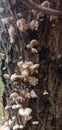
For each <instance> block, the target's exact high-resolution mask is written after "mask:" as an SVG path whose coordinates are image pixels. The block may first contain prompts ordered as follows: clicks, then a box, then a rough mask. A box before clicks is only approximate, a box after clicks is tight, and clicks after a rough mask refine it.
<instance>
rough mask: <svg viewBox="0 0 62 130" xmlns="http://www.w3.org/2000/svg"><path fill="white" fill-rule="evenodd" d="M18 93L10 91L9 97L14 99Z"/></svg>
mask: <svg viewBox="0 0 62 130" xmlns="http://www.w3.org/2000/svg"><path fill="white" fill-rule="evenodd" d="M18 96H19V95H18V94H17V93H12V94H11V95H10V99H16V98H17V97H18Z"/></svg>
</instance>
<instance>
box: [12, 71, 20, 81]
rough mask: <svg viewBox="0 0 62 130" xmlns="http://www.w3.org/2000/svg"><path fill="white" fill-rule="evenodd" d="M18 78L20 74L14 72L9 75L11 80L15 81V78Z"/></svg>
mask: <svg viewBox="0 0 62 130" xmlns="http://www.w3.org/2000/svg"><path fill="white" fill-rule="evenodd" d="M18 78H21V75H17V74H16V73H14V74H12V75H11V81H12V82H13V81H15V80H17V79H18Z"/></svg>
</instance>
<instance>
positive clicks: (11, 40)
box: [8, 25, 16, 43]
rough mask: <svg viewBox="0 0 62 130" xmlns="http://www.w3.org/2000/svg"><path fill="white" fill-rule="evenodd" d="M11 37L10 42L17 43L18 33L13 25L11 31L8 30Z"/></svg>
mask: <svg viewBox="0 0 62 130" xmlns="http://www.w3.org/2000/svg"><path fill="white" fill-rule="evenodd" d="M8 33H9V36H10V42H11V43H14V42H15V36H16V31H15V28H14V27H13V26H12V25H11V26H10V28H9V30H8Z"/></svg>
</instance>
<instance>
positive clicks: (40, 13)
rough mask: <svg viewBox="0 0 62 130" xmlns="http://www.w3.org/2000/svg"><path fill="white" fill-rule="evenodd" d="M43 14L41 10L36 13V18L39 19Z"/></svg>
mask: <svg viewBox="0 0 62 130" xmlns="http://www.w3.org/2000/svg"><path fill="white" fill-rule="evenodd" d="M43 16H44V14H43V13H42V12H39V13H37V19H38V20H39V19H40V18H41V17H43Z"/></svg>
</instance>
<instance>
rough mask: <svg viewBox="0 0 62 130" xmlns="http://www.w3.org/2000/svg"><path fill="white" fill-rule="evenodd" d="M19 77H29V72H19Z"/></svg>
mask: <svg viewBox="0 0 62 130" xmlns="http://www.w3.org/2000/svg"><path fill="white" fill-rule="evenodd" d="M21 75H22V77H24V78H25V77H28V76H29V71H28V70H23V71H21Z"/></svg>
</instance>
